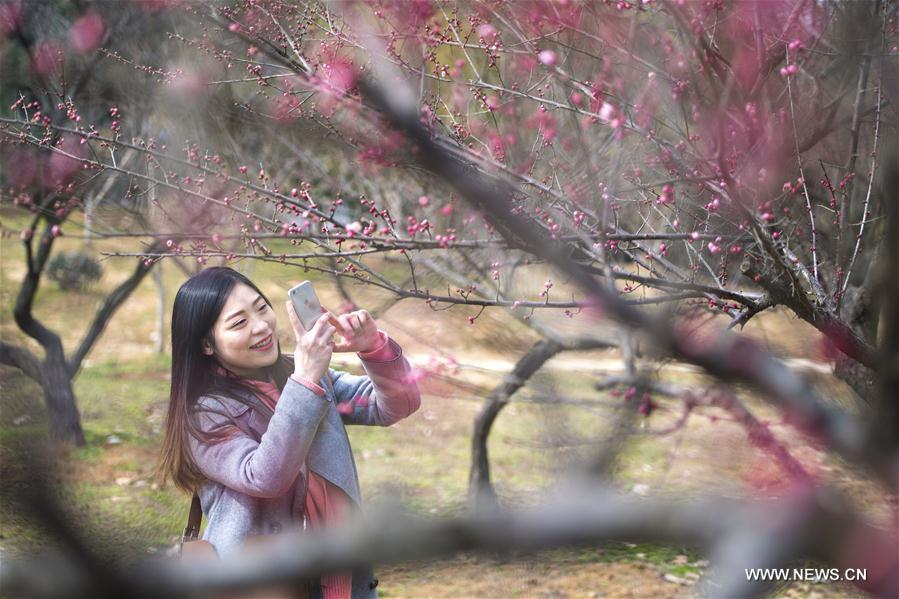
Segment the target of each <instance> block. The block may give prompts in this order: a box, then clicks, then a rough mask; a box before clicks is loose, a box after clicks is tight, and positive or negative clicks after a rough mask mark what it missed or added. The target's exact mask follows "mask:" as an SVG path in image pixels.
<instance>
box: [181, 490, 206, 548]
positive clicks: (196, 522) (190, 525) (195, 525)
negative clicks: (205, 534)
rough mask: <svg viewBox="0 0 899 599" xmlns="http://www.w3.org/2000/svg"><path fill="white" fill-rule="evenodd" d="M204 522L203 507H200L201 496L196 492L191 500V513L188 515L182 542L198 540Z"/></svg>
mask: <svg viewBox="0 0 899 599" xmlns="http://www.w3.org/2000/svg"><path fill="white" fill-rule="evenodd" d="M202 522H203V508H202V507H200V496H199V495H197V494H196V492H195V493H194V497H193V499H191V501H190V513H189V514H188V515H187V527H186V528H185V529H184V534H183V535H181V542H182V543H184V542H187V541H196V540H197V539H199V538H200V524H201V523H202Z"/></svg>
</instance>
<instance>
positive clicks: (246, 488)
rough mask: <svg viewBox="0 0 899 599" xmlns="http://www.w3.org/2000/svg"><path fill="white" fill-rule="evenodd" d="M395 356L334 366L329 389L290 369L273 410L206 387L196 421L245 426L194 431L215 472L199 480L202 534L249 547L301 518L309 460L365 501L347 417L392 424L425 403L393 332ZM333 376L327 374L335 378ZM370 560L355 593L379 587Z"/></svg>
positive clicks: (226, 551)
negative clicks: (348, 367)
mask: <svg viewBox="0 0 899 599" xmlns="http://www.w3.org/2000/svg"><path fill="white" fill-rule="evenodd" d="M389 343H390V344H391V346H392V347H393V348H394V349H395V350H396V353H397V357H396V358H395V359H394V360H392V361H389V362H376V361H372V360H366V359H362V366H363V368H364V369H365V372H366V373H367V375H368V376H354V375H351V374H347V373H345V372H339V371H335V370H331V369H329V371H328V375H329V376H328V377H326V378H322V380H321V381H319V384H320V385H321V386H322V387H324V388H325V390H326V394H325V396H324V397H320V396H319V395H316V394H315V393H314V392H313V391H311V390H310V389H308V388H306V387H305V386H303V385H301V384H300V383H298V382H296V381H294V380H293V379H288V380H287V384H286V385H285V387H284V389H283V391H282V392H281V397H280V399H279V400H278V403H277V405H276V407H275V412H274V414H273V415H272V417H271V419H270V420H269V419H267V418H266V417H265V416H264V415H262V414H261V413H260V412H259V411H258V410H255V409H251V408H250V407H249V406H247V405H246V404H243V403H240V402H239V401H237V400H235V399H232V398H228V397H222V396H210V395H204V396H202V397H201V398H200V399H199V400H198V402H197V422H198V424H199V426H200V428H201V429H202V430H204V431H206V432H211V431H214V430H215V429H217V428H219V427H222V426H226V425H229V424H232V419H233V422H236V424H237V427H238V428H239V429H240V432H241V433H242V434H239V435H234V436H233V437H231V438H229V439H228V440H227V441H224V442H222V443H201V442H199V441H198V440H197V439H194V438H193V437H191V439H190V449H191V452H192V454H193V457H194V459H195V460H196V463H197V465H198V466H199V468H200V470H201V471H202V472H203V474H205V475H206V477H207V480H206V481H205V482H204V483H203V484H202V485H201V487H200V489H199V490H198V494H199V496H200V503H201V505H202V508H203V514H204V515H205V517H206V529H205V530H204V532H203V535H202V538H203V539H204V540H207V541H209V542H210V543H212V545H213V546H214V547H215V549H216V550H217V551H218V553H219V555H220V556H227V555H231V554H233V553H235V552H237V551H239V550H240V549H241V546H242V544H243V541H244V539H245V538H246V537H247V536H251V535H259V534H272V533H277V532H281V531H286V530H296V529H298V528H302V522H303V512H304V502H305V493H306V482H305V481H306V478H307V475H308V472H307V468H308V469H311V470H312V471H314V472H315V473H317V474H318V475H320V476H322V477H323V478H325V479H327V480H328V481H330V482H331V483H333V484H335V485H337V486H338V487H340V488H341V489H342V490H343V491H344V492H345V493H346V494H347V495H348V496H349V497H351V498H352V499H353V501H354V502H355V504H356V505H357V506H358V505H360V504H361V501H362V497H361V494H360V492H359V478H358V476H357V474H356V463H355V461H354V460H353V453H352V449H351V448H350V441H349V438H348V436H347V432H346V428H345V427H344V425H345V424H365V425H377V426H390V425H391V424H393V423H394V422H397V421H398V420H401V419H403V418H405V417H406V416H408V415H409V414H411V413H413V412H414V411H415V410H417V409H418V407H419V406H420V404H421V400H420V396H419V392H418V387H417V386H416V384H415V382H414V381H413V380H411V378H410V377H409V374H410V367H409V362H408V361H406V359H405V358H404V357H403V355H402V349H401V348H400V346H399V345H398V344H397V343H396V342H395V341H394V340H392V339H391V340H390V341H389ZM328 378H329V379H330V380H327V379H328ZM376 585H377V581H376V580H375V579H374V576H373V575H372V572H371V570H370V569H366V570H365V571H359V572H354V573H353V591H352V596H353V599H361V598H372V597H377V591H376V590H375V586H376Z"/></svg>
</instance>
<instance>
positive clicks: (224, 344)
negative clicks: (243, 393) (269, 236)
mask: <svg viewBox="0 0 899 599" xmlns="http://www.w3.org/2000/svg"><path fill="white" fill-rule="evenodd" d="M277 329H278V320H277V318H276V317H275V312H274V311H273V310H272V308H271V306H269V305H268V304H267V303H266V301H265V299H263V297H262V296H261V295H260V294H259V293H257V292H256V291H255V290H254V289H253V288H252V287H249V286H247V285H244V284H243V283H237V284H236V285H234V288H233V289H231V294H230V295H229V296H228V299H227V300H226V301H225V305H224V306H223V307H222V311H221V313H220V314H219V317H218V319H217V320H216V321H215V324H214V325H213V327H212V331H211V333H210V339H208V340H206V341H204V342H203V353H205V354H206V355H210V356H213V355H214V356H215V357H216V358H217V359H218V361H219V363H221V365H222V366H224V367H225V368H227V369H228V370H230V371H231V372H234V373H235V374H238V375H241V376H248V377H254V378H259V376H260V374H261V369H263V368H266V367H268V366H271V365H272V364H274V363H275V362H276V361H277V359H278V330H277Z"/></svg>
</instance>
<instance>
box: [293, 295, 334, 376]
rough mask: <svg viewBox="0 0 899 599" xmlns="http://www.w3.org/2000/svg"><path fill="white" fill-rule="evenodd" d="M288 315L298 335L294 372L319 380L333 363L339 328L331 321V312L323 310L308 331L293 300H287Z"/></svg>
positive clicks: (295, 333) (294, 354)
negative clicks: (332, 355)
mask: <svg viewBox="0 0 899 599" xmlns="http://www.w3.org/2000/svg"><path fill="white" fill-rule="evenodd" d="M287 316H288V318H290V325H291V326H292V327H293V333H294V336H295V337H296V350H295V351H294V352H293V361H294V368H293V373H294V374H295V375H296V376H297V377H299V378H304V379H307V380H309V381H312V382H318V380H319V379H321V378H322V377H323V376H325V373H326V372H327V371H328V366H329V365H330V364H331V352H332V351H333V350H334V342H333V340H332V339H333V337H334V333H335V332H337V329H336V328H334V326H333V325H332V324H331V323H330V322H329V320H330V319H331V318H332V316H331V314H330V313H329V312H323V313H322V315H321V316H319V317H318V320H316V321H315V324H314V325H312V328H311V329H309V330H308V331H307V330H306V329H304V328H303V324H302V323H301V322H300V319H299V318H298V317H297V313H296V312H295V311H294V309H293V302H291V301H289V300H288V302H287Z"/></svg>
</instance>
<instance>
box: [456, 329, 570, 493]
mask: <svg viewBox="0 0 899 599" xmlns="http://www.w3.org/2000/svg"><path fill="white" fill-rule="evenodd" d="M561 350H562V345H561V344H560V343H558V342H556V341H552V340H549V339H541V340H540V341H538V342H537V343H535V344H534V345H533V346H532V347H531V349H529V350H528V352H527V353H526V354H525V355H524V356H522V357H521V359H520V360H518V363H517V364H515V367H514V368H513V369H512V372H510V373H509V374H508V375H506V377H505V378H504V379H503V382H502V383H500V384H499V385H498V386H497V387H496V388H495V389H494V390H493V391H492V392H491V393H490V395H489V396H488V397H487V405H486V406H484V409H483V410H482V411H481V413H480V414H479V415H478V418H477V420H476V421H475V426H474V433H473V434H472V437H471V471H470V472H469V476H468V496H469V501H470V502H471V503H472V504H473V505H474V506H480V507H489V506H491V505H494V504H495V503H496V493H495V492H494V490H493V484H492V482H491V481H490V456H489V454H488V452H487V439H488V437H489V436H490V429H491V428H492V427H493V422H494V421H495V420H496V417H497V416H498V415H499V413H500V412H501V411H502V409H503V408H505V407H506V405H507V404H508V403H509V398H510V397H512V395H513V394H514V393H515V392H516V391H518V390H519V389H520V388H521V387H522V386H523V385H524V384H525V383H526V382H527V381H528V379H529V378H531V376H532V375H533V374H534V373H535V372H537V371H538V370H540V367H541V366H543V364H544V363H545V362H546V361H547V360H549V359H550V358H552V357H553V356H554V355H556V354H557V353H559V351H561Z"/></svg>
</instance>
